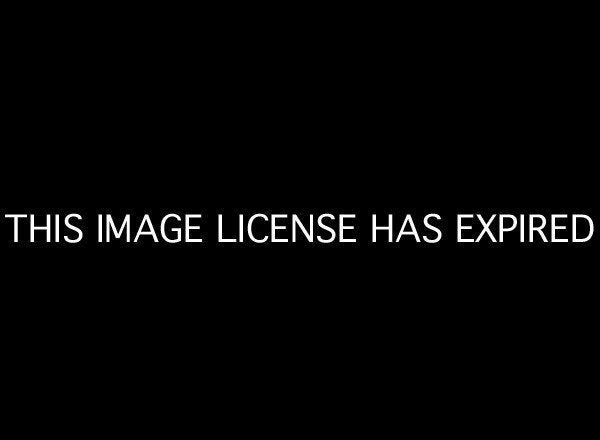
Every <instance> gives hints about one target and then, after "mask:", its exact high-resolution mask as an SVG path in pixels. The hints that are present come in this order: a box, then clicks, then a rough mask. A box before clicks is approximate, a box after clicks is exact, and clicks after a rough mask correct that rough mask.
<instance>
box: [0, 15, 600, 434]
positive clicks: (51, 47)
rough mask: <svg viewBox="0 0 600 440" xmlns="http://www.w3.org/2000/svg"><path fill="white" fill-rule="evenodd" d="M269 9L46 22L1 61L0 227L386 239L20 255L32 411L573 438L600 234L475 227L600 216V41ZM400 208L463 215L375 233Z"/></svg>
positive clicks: (428, 18)
mask: <svg viewBox="0 0 600 440" xmlns="http://www.w3.org/2000/svg"><path fill="white" fill-rule="evenodd" d="M52 12H57V11H52ZM153 12H157V11H153ZM163 12H164V11H163ZM247 12H248V14H247V13H246V12H240V11H239V10H237V9H236V11H233V10H232V11H228V12H227V13H225V14H224V15H223V14H221V15H216V14H215V13H214V12H212V11H211V12H207V11H204V12H195V13H193V14H190V15H188V14H186V13H184V12H183V11H180V12H177V13H175V15H173V16H171V15H170V14H169V15H167V14H166V13H165V15H164V16H163V14H162V12H161V14H159V15H160V18H156V16H155V15H152V17H150V16H147V15H146V13H145V12H144V13H141V12H140V11H137V12H136V13H133V14H127V15H126V14H125V13H124V12H122V13H119V14H114V16H112V15H111V16H110V17H107V18H102V19H100V18H99V17H100V15H97V14H100V12H97V13H96V12H95V13H94V14H92V15H85V19H83V18H82V16H78V18H77V19H75V18H74V19H66V22H65V23H63V22H62V21H57V20H50V19H48V16H46V17H45V16H44V14H43V13H41V14H40V16H36V17H35V19H34V18H33V15H36V14H34V13H33V12H32V11H30V12H28V14H26V15H25V16H23V17H24V19H25V20H24V21H19V23H18V24H16V25H15V26H14V29H10V30H8V31H7V39H6V44H5V52H4V55H3V66H4V67H3V70H4V72H3V73H4V74H5V79H4V80H3V85H4V87H3V96H4V99H3V110H4V111H3V124H2V125H3V133H4V136H3V137H4V142H3V156H4V158H3V160H2V173H1V176H2V177H1V179H2V201H1V202H2V205H1V206H2V213H3V214H4V213H5V212H31V213H42V212H43V213H67V212H79V213H83V214H86V215H87V216H89V215H92V214H94V213H96V212H105V211H107V210H110V211H113V212H124V211H131V212H151V213H153V214H155V215H158V214H160V213H163V212H169V211H175V212H179V213H186V212H190V213H202V214H204V215H205V216H206V217H208V218H210V217H211V216H214V215H215V214H216V213H217V212H222V211H229V212H237V211H239V210H243V211H246V212H252V211H256V212H288V213H292V212H294V213H319V212H325V211H328V212H334V213H335V212H356V213H359V215H361V243H360V244H359V245H348V246H342V245H338V246H331V247H326V248H323V247H321V248H317V247H291V246H285V245H283V246H275V245H273V246H268V247H262V248H252V247H244V248H234V249H232V248H227V249H225V248H218V247H216V246H214V245H210V244H207V245H206V246H199V247H175V248H164V247H158V248H154V247H152V246H138V247H129V248H128V247H126V246H124V247H117V248H115V247H111V248H102V247H98V246H95V245H94V244H93V243H88V244H83V245H81V246H76V247H63V246H54V247H53V246H39V247H35V248H31V247H27V246H23V247H20V246H10V245H9V243H8V242H7V240H4V242H3V245H2V254H3V257H5V258H3V263H2V264H3V270H2V273H3V278H4V282H3V284H4V285H5V286H6V287H5V288H3V289H2V291H3V295H2V301H3V303H4V304H3V307H2V311H3V314H4V315H5V319H3V324H4V327H5V331H4V338H3V339H4V341H5V347H6V348H5V355H6V356H5V358H6V362H5V365H7V366H8V367H9V370H10V373H9V374H8V375H7V376H6V382H7V384H8V385H9V386H10V388H11V389H13V388H14V389H15V393H14V394H11V396H14V397H11V404H10V408H11V412H12V413H13V414H15V415H20V416H23V414H31V410H32V409H34V408H35V409H38V410H40V411H39V412H40V413H41V414H45V415H46V417H47V418H45V419H44V420H47V421H46V422H44V423H49V424H52V425H57V426H63V423H67V424H71V423H73V420H74V419H77V420H78V421H83V422H88V423H86V425H87V426H88V427H89V426H99V427H107V426H109V425H112V422H113V421H123V420H128V421H131V420H133V421H134V425H136V426H138V427H148V426H150V427H152V428H153V429H158V426H157V425H160V426H163V427H165V428H166V429H167V430H168V431H171V430H174V429H176V428H180V427H181V426H183V425H184V424H183V422H184V421H191V422H192V423H193V424H201V426H198V427H200V428H202V427H203V426H204V425H203V423H205V420H207V419H208V420H210V421H212V422H213V423H214V422H216V423H217V424H218V425H219V426H221V427H222V429H225V430H230V429H239V428H242V429H251V428H255V427H256V428H261V429H266V428H269V429H273V428H274V427H275V426H276V425H278V424H279V423H281V422H283V423H282V424H283V426H284V427H285V428H286V429H287V430H286V431H282V432H288V431H290V430H291V431H295V430H298V429H306V430H308V432H314V431H313V430H312V429H313V428H312V427H313V426H315V422H317V423H318V422H323V421H328V422H330V423H329V426H330V428H329V429H331V430H332V431H331V432H337V430H340V429H344V428H350V429H357V430H358V429H359V428H363V429H365V430H366V431H365V432H372V431H373V430H375V429H383V428H384V427H386V426H387V425H388V424H389V423H391V424H392V426H395V427H396V428H399V427H400V428H401V427H403V426H407V427H408V425H404V424H403V423H405V422H401V421H402V420H407V419H408V420H410V421H412V422H413V423H416V424H418V425H420V426H421V427H422V428H423V429H426V430H431V429H440V428H441V429H455V428H460V429H465V428H467V427H469V428H471V429H473V428H474V427H475V425H477V424H478V423H481V422H483V425H484V426H485V427H486V428H487V429H488V430H490V429H491V430H497V429H507V430H509V432H512V431H510V430H511V429H512V428H511V427H512V426H514V423H515V422H522V421H525V420H528V421H532V420H533V421H534V423H532V424H531V426H532V428H533V429H540V427H548V426H551V427H553V428H556V429H557V428H558V426H557V425H559V424H560V425H561V426H563V427H566V428H568V429H573V424H572V423H573V419H572V418H571V416H572V415H573V414H576V415H577V417H578V418H579V420H580V421H581V420H583V419H584V418H585V417H586V414H588V411H589V409H586V408H587V405H586V403H585V402H586V396H589V395H590V394H591V393H592V390H593V389H595V388H594V385H593V381H592V375H591V372H592V371H593V369H594V366H595V365H596V364H595V363H594V362H592V359H593V356H592V355H593V348H594V347H593V341H594V339H595V338H596V336H597V327H598V326H597V322H596V320H595V314H596V310H597V304H596V301H595V299H594V297H593V295H594V293H595V290H597V289H596V287H595V284H594V283H593V281H595V279H594V269H595V266H596V262H597V253H596V247H597V238H595V239H594V242H593V243H590V244H587V245H560V244H559V245H552V246H544V245H541V246H522V245H521V246H518V245H515V244H508V245H506V246H486V245H482V246H460V245H458V244H456V243H455V242H454V241H455V240H454V238H455V236H454V225H453V218H454V216H455V215H456V214H457V213H460V212H477V213H487V214H490V213H512V214H518V213H530V212H531V213H545V214H549V213H585V214H588V215H592V216H593V217H594V218H595V220H596V221H597V212H598V211H597V208H596V207H595V205H596V203H595V200H596V199H595V195H594V193H593V188H594V187H595V186H596V184H595V180H596V179H595V178H594V177H595V174H594V161H593V159H592V154H593V152H592V147H593V146H594V145H596V144H597V135H596V133H595V130H594V128H595V121H596V118H597V108H596V107H595V102H596V101H597V85H596V84H595V82H594V81H593V78H595V77H597V69H596V68H595V66H594V65H593V54H594V52H593V49H594V47H593V46H592V44H591V43H592V40H591V39H589V38H590V36H589V35H588V33H591V32H592V29H591V28H589V27H588V26H587V25H586V24H585V23H584V22H583V21H582V19H581V18H580V17H575V18H569V17H567V16H566V15H565V16H563V17H561V19H560V20H559V21H556V19H553V20H550V19H549V18H543V17H542V16H541V15H540V14H539V13H536V14H532V15H527V17H526V18H524V17H525V13H524V11H521V13H520V14H516V15H514V16H513V15H510V14H509V16H506V15H504V14H500V11H496V12H494V13H487V12H483V11H481V13H480V15H477V13H476V12H475V11H469V14H466V11H445V12H441V11H427V12H425V13H420V14H416V13H414V12H412V11H404V12H397V11H395V12H393V13H392V12H385V11H380V12H376V13H374V14H371V13H369V14H367V13H366V11H353V12H354V14H351V15H347V14H346V13H344V14H338V13H332V14H328V15H327V17H326V18H325V14H324V11H321V13H319V14H308V16H307V15H306V14H303V13H301V11H295V12H293V13H284V12H283V11H281V12H280V13H276V12H275V11H272V10H270V11H269V13H268V14H267V13H266V12H265V11H262V12H261V11H255V10H253V11H247ZM305 12H306V11H305ZM338 12H339V11H338ZM446 12H448V13H449V12H453V13H454V15H446ZM538 12H539V11H538ZM69 13H70V14H73V13H74V12H73V11H70V12H69ZM250 13H253V14H251V15H249V14H250ZM75 14H76V13H75ZM278 14H280V15H278ZM470 14H474V15H470ZM184 16H185V18H184ZM69 17H70V15H69ZM102 17H104V15H102ZM257 17H259V18H260V19H259V18H257ZM517 17H518V18H517ZM63 18H65V16H64V15H63ZM375 212H376V213H380V214H387V213H395V214H405V213H413V214H423V213H428V212H438V213H440V214H441V215H443V217H444V219H445V220H446V221H447V225H448V227H447V228H445V229H444V233H445V238H444V241H443V243H441V244H440V245H438V246H420V247H417V246H413V245H411V244H410V243H407V244H406V245H401V246H394V247H377V248H376V247H374V246H371V245H369V244H368V238H369V234H368V229H367V228H366V225H368V223H364V221H365V220H368V218H369V215H370V214H371V213H375ZM363 229H366V232H365V231H363ZM3 233H5V231H3ZM4 237H6V235H4ZM54 411H56V412H58V413H61V414H63V416H62V417H54V416H52V414H53V412H54ZM36 413H38V412H36ZM40 417H41V416H40ZM173 417H174V418H173ZM40 420H41V419H40ZM92 423H93V424H92ZM578 425H579V423H578ZM48 426H50V425H48ZM133 429H139V428H135V427H134V428H133Z"/></svg>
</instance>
